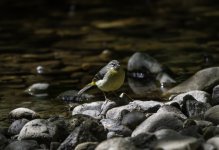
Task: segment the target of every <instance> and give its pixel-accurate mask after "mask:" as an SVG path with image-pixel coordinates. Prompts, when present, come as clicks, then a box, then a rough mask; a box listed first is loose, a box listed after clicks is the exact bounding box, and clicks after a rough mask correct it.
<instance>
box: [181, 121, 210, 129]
mask: <svg viewBox="0 0 219 150" xmlns="http://www.w3.org/2000/svg"><path fill="white" fill-rule="evenodd" d="M194 125H195V126H198V127H200V128H205V127H209V126H212V125H213V123H212V122H210V121H205V120H193V119H187V120H186V121H184V123H183V127H184V128H185V127H189V126H194Z"/></svg>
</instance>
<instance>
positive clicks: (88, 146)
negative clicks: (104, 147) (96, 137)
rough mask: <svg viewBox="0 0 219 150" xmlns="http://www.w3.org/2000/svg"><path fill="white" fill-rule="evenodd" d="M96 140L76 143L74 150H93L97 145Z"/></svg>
mask: <svg viewBox="0 0 219 150" xmlns="http://www.w3.org/2000/svg"><path fill="white" fill-rule="evenodd" d="M97 145H98V143H97V142H84V143H81V144H78V145H77V146H76V147H75V150H94V149H95V148H96V147H97Z"/></svg>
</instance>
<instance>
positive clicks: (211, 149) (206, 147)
mask: <svg viewBox="0 0 219 150" xmlns="http://www.w3.org/2000/svg"><path fill="white" fill-rule="evenodd" d="M200 149H202V150H216V147H215V146H214V145H212V144H209V143H203V144H202V145H201V147H200Z"/></svg>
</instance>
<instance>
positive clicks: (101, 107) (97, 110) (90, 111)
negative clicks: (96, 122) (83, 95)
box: [72, 101, 116, 119]
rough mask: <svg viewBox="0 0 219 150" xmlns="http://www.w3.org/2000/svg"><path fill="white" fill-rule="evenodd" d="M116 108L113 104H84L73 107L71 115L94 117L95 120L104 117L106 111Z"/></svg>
mask: <svg viewBox="0 0 219 150" xmlns="http://www.w3.org/2000/svg"><path fill="white" fill-rule="evenodd" d="M114 106H116V103H115V102H112V101H110V102H107V103H106V102H104V101H97V102H92V103H84V104H82V105H79V106H77V107H75V108H74V109H73V111H72V115H75V114H84V115H89V116H91V117H94V118H96V119H101V117H102V115H104V114H105V113H106V112H107V110H109V109H110V108H112V107H114Z"/></svg>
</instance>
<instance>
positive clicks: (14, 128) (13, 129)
mask: <svg viewBox="0 0 219 150" xmlns="http://www.w3.org/2000/svg"><path fill="white" fill-rule="evenodd" d="M27 122H29V120H27V119H25V118H24V119H19V120H15V121H14V122H13V123H12V124H11V125H10V126H9V128H8V133H9V134H10V135H17V134H19V133H20V131H21V129H22V128H23V126H24V125H25V124H26V123H27Z"/></svg>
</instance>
